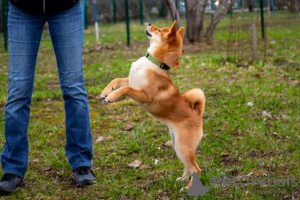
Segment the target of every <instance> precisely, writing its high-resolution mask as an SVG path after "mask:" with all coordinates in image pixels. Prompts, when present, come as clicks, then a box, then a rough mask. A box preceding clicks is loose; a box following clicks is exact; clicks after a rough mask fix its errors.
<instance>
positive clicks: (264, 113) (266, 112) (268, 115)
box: [262, 110, 272, 118]
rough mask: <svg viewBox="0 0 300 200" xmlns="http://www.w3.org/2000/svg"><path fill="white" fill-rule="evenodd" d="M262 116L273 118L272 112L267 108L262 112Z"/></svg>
mask: <svg viewBox="0 0 300 200" xmlns="http://www.w3.org/2000/svg"><path fill="white" fill-rule="evenodd" d="M262 116H263V117H269V118H272V114H271V113H269V112H268V111H265V110H264V111H263V112H262Z"/></svg>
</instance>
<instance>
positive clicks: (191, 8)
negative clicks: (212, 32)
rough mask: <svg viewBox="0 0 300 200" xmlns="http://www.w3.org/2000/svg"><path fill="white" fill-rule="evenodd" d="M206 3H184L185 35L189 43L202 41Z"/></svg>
mask: <svg viewBox="0 0 300 200" xmlns="http://www.w3.org/2000/svg"><path fill="white" fill-rule="evenodd" d="M207 2H208V0H188V1H186V35H187V38H188V39H189V41H190V42H195V41H199V42H201V41H202V38H203V32H204V24H203V21H204V17H205V7H206V5H207Z"/></svg>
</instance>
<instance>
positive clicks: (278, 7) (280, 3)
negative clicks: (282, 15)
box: [277, 0, 284, 10]
mask: <svg viewBox="0 0 300 200" xmlns="http://www.w3.org/2000/svg"><path fill="white" fill-rule="evenodd" d="M283 6H284V2H283V0H277V9H278V10H283Z"/></svg>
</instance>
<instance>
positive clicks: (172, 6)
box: [165, 0, 182, 29]
mask: <svg viewBox="0 0 300 200" xmlns="http://www.w3.org/2000/svg"><path fill="white" fill-rule="evenodd" d="M165 2H166V4H167V6H168V8H169V10H170V11H171V16H172V19H173V20H175V13H176V15H177V29H180V28H181V27H182V25H181V20H180V15H179V12H178V10H177V9H176V6H175V4H174V1H173V0H165Z"/></svg>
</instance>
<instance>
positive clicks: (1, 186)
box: [0, 173, 25, 193]
mask: <svg viewBox="0 0 300 200" xmlns="http://www.w3.org/2000/svg"><path fill="white" fill-rule="evenodd" d="M19 187H25V181H24V180H23V178H21V177H19V176H17V175H14V174H9V173H7V174H4V175H3V177H2V179H1V181H0V192H3V193H12V192H15V191H16V190H17V189H18V188H19Z"/></svg>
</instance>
